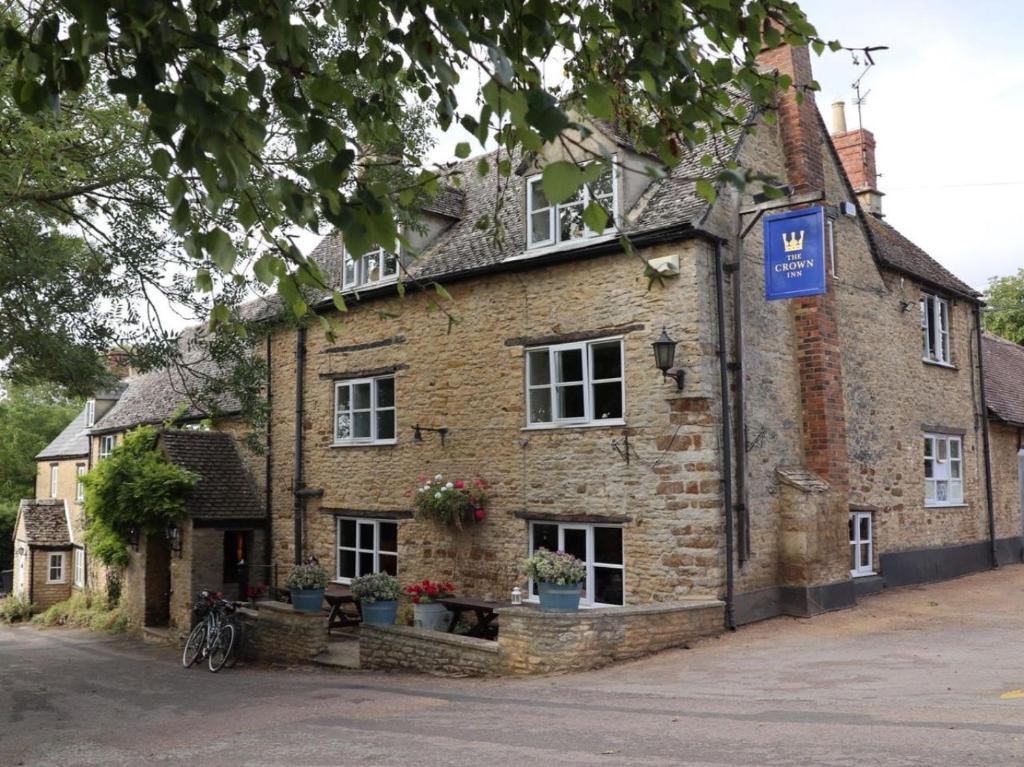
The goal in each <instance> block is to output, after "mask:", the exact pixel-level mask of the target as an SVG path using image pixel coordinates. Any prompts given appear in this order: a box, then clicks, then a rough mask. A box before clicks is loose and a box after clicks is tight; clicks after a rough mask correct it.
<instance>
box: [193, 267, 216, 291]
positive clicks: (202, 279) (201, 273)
mask: <svg viewBox="0 0 1024 767" xmlns="http://www.w3.org/2000/svg"><path fill="white" fill-rule="evenodd" d="M196 289H197V290H199V291H201V292H203V293H212V292H213V278H212V277H210V270H209V269H199V270H197V271H196Z"/></svg>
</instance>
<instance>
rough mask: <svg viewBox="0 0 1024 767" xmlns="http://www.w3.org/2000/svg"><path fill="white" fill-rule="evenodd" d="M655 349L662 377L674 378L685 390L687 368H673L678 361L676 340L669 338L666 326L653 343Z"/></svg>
mask: <svg viewBox="0 0 1024 767" xmlns="http://www.w3.org/2000/svg"><path fill="white" fill-rule="evenodd" d="M651 347H652V348H653V349H654V364H655V365H656V366H657V367H658V370H660V371H661V375H662V378H664V379H668V378H672V379H674V380H675V382H676V387H677V388H678V390H679V391H682V390H683V382H684V381H685V380H686V371H685V370H672V366H673V365H674V364H675V361H676V342H675V341H673V340H672V339H671V338H669V335H668V331H666V330H665V328H664V326H662V328H661V336H660V337H659V338H658V340H657V341H655V342H654V343H652V344H651Z"/></svg>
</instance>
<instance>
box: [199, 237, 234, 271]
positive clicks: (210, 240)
mask: <svg viewBox="0 0 1024 767" xmlns="http://www.w3.org/2000/svg"><path fill="white" fill-rule="evenodd" d="M206 249H207V250H208V251H209V253H210V258H212V259H213V262H214V263H215V264H216V265H217V268H218V269H220V270H221V271H222V272H230V271H231V270H232V268H234V266H235V258H236V257H237V254H236V252H235V244H234V243H233V242H231V238H230V237H229V236H228V234H227V232H225V231H224V230H223V229H221V228H219V227H218V228H216V229H214V230H212V231H210V232H207V233H206Z"/></svg>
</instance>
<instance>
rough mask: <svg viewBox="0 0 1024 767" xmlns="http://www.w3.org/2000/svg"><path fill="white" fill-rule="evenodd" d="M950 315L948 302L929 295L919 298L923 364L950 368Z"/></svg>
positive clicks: (951, 360) (951, 362) (951, 361)
mask: <svg viewBox="0 0 1024 767" xmlns="http://www.w3.org/2000/svg"><path fill="white" fill-rule="evenodd" d="M929 303H931V308H930V310H929ZM950 314H951V310H950V306H949V301H947V300H946V299H945V298H940V297H939V296H936V295H933V294H931V293H925V294H924V295H923V296H921V343H922V348H921V359H922V360H924V361H925V362H930V363H933V364H936V365H949V366H952V364H953V359H952V354H951V351H950V344H949V318H950Z"/></svg>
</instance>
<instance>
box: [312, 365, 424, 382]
mask: <svg viewBox="0 0 1024 767" xmlns="http://www.w3.org/2000/svg"><path fill="white" fill-rule="evenodd" d="M408 368H409V366H408V365H406V364H404V363H402V364H398V365H386V366H384V367H380V368H364V369H362V370H341V371H338V372H337V373H320V379H321V380H324V381H347V380H349V379H351V378H373V377H374V376H385V375H387V374H388V373H397V372H398V371H399V370H407V369H408Z"/></svg>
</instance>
